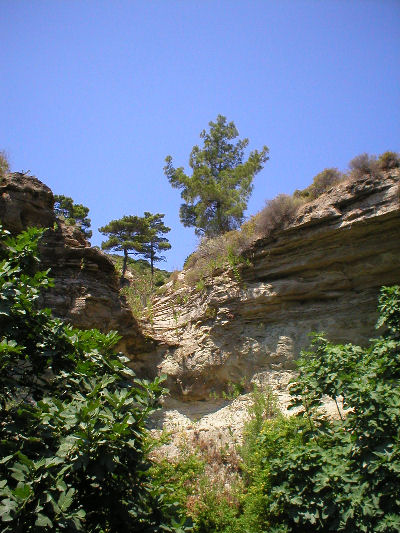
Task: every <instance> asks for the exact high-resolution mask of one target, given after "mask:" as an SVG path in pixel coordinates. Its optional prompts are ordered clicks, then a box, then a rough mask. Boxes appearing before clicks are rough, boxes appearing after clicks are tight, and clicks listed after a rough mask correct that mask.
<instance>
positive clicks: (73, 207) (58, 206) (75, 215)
mask: <svg viewBox="0 0 400 533" xmlns="http://www.w3.org/2000/svg"><path fill="white" fill-rule="evenodd" d="M54 212H55V214H56V216H57V217H59V218H62V219H63V220H64V221H65V222H66V224H69V225H71V226H72V225H75V224H76V225H77V226H79V227H80V229H81V231H82V233H83V234H84V235H85V237H86V238H87V239H90V237H91V236H92V231H91V230H89V228H90V218H88V214H89V208H88V207H86V206H84V205H82V204H75V203H74V201H73V199H72V198H70V197H69V196H64V195H62V194H56V195H54Z"/></svg>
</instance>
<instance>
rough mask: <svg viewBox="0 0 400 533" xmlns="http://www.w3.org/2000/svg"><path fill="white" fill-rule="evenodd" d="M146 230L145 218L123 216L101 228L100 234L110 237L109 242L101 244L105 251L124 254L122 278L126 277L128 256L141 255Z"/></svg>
mask: <svg viewBox="0 0 400 533" xmlns="http://www.w3.org/2000/svg"><path fill="white" fill-rule="evenodd" d="M146 230H147V225H146V223H145V221H144V218H143V217H138V216H134V215H128V216H123V217H122V218H120V219H119V220H111V222H109V223H108V224H107V225H106V226H103V227H101V228H99V231H100V233H103V235H107V236H109V239H108V240H107V241H105V242H102V243H101V248H102V249H103V250H114V251H115V252H124V262H123V266H122V276H121V277H122V278H123V277H124V276H125V272H126V266H127V262H128V255H129V254H131V253H134V254H138V253H141V251H142V246H143V236H144V235H145V234H146Z"/></svg>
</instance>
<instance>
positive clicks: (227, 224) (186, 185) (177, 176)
mask: <svg viewBox="0 0 400 533" xmlns="http://www.w3.org/2000/svg"><path fill="white" fill-rule="evenodd" d="M209 126H210V131H209V132H206V131H205V130H204V131H202V132H201V134H200V137H201V138H202V139H203V140H204V146H203V147H202V148H199V147H198V146H194V147H193V149H192V152H191V154H190V158H189V165H190V167H191V169H192V171H193V172H192V175H191V176H189V175H187V174H185V172H184V170H183V167H179V168H175V167H174V166H173V165H172V157H171V156H168V157H167V158H166V160H165V161H166V166H165V167H164V172H165V175H166V176H167V178H168V181H169V182H170V184H171V185H172V187H174V188H177V189H181V190H182V192H181V197H182V199H183V200H184V203H183V204H182V205H181V208H180V218H181V222H182V223H183V225H184V226H192V227H195V228H196V229H195V231H196V234H197V235H206V236H208V237H209V236H215V235H220V234H222V233H225V232H227V231H230V230H233V229H236V228H238V227H239V226H240V224H241V222H242V221H243V213H244V211H245V209H246V207H247V202H248V199H249V197H250V194H251V191H252V188H253V186H252V182H253V179H254V176H255V175H256V174H257V173H258V172H260V170H261V169H262V168H263V163H265V162H266V161H267V160H268V156H267V154H268V148H267V147H266V146H264V148H263V149H262V150H261V152H258V151H257V150H254V151H253V152H251V153H250V155H249V157H248V159H247V161H244V152H245V149H246V147H247V146H248V143H249V140H248V139H243V140H238V141H237V142H236V143H232V142H231V141H232V140H233V139H236V137H238V135H239V133H238V131H237V129H236V126H235V124H234V123H233V122H227V120H226V117H224V116H222V115H218V117H217V120H216V122H210V123H209Z"/></svg>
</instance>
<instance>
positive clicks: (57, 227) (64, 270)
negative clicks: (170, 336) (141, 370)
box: [0, 173, 149, 353]
mask: <svg viewBox="0 0 400 533" xmlns="http://www.w3.org/2000/svg"><path fill="white" fill-rule="evenodd" d="M53 205H54V197H53V193H52V191H51V190H50V189H49V188H48V187H47V186H46V185H44V184H43V183H42V182H40V181H39V180H38V179H36V178H34V177H32V176H27V175H25V174H21V173H12V174H8V175H7V176H6V177H5V179H4V180H3V181H2V182H1V183H0V221H1V223H2V225H3V226H4V227H5V228H6V229H8V230H9V231H10V232H11V233H18V232H20V231H22V230H23V229H25V228H27V227H29V226H37V227H44V228H50V229H49V230H47V231H46V232H45V234H44V237H43V239H42V241H41V243H40V248H39V251H40V257H41V262H42V267H43V268H46V269H47V268H50V276H51V277H52V278H53V279H54V287H53V288H52V289H50V290H49V291H47V292H46V293H45V294H43V304H44V305H45V306H46V307H49V308H50V309H51V310H52V311H53V314H54V315H55V316H57V317H60V318H62V319H64V320H66V321H68V322H69V323H71V324H73V325H74V326H76V327H80V328H83V329H87V328H98V329H100V330H102V331H109V330H111V329H114V330H118V332H119V334H120V335H122V340H121V342H120V345H119V348H120V349H121V350H124V351H126V352H128V353H132V352H135V351H137V350H145V349H148V348H146V347H147V346H148V344H149V343H148V341H147V340H146V339H145V338H144V337H143V335H142V334H141V333H140V331H139V329H138V325H137V322H136V320H135V319H134V317H133V316H132V313H131V311H130V309H129V307H128V306H127V304H126V302H125V301H124V300H123V299H122V298H121V297H120V294H119V281H118V277H117V274H116V272H115V269H114V265H113V263H112V262H111V260H110V259H109V258H108V257H107V256H106V255H105V254H103V253H102V252H101V251H100V250H99V249H97V248H92V247H91V246H90V244H89V243H88V242H87V241H86V240H85V238H84V236H83V234H82V232H81V231H80V230H79V229H78V228H76V227H75V226H67V225H66V224H64V223H63V222H62V221H61V220H58V219H56V217H55V214H54V211H53Z"/></svg>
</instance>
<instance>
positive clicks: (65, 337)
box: [0, 229, 183, 533]
mask: <svg viewBox="0 0 400 533" xmlns="http://www.w3.org/2000/svg"><path fill="white" fill-rule="evenodd" d="M41 234H42V231H41V230H36V229H30V230H28V231H26V232H24V233H22V234H21V235H19V236H17V237H15V238H11V237H9V236H8V235H7V232H4V231H1V232H0V241H1V242H0V303H1V306H0V331H1V337H0V370H1V371H0V442H1V454H0V521H1V531H2V532H4V533H11V532H13V533H14V532H15V533H18V532H21V533H22V532H25V531H34V532H40V531H55V532H62V531H71V532H72V531H83V532H86V533H95V532H101V531H104V532H105V531H107V532H108V533H112V532H114V533H120V532H121V531H138V532H154V533H155V532H158V531H160V529H162V528H163V527H164V529H165V528H167V529H165V530H166V531H177V532H178V531H183V529H182V527H180V525H179V523H178V522H176V521H175V519H174V514H175V511H174V509H173V508H172V507H166V506H165V504H164V503H163V496H162V493H161V491H159V490H156V487H154V485H153V484H152V482H151V479H150V478H149V477H148V474H147V473H146V470H147V468H148V466H149V462H148V460H147V453H148V447H147V431H146V428H145V424H146V420H147V418H148V416H149V415H150V414H151V413H152V412H153V411H154V409H155V408H157V406H158V398H159V397H160V395H161V393H162V392H163V389H162V386H161V382H160V380H159V379H158V380H155V381H154V382H153V383H148V382H145V381H140V380H136V379H133V378H134V376H133V373H132V371H131V370H130V369H129V368H128V367H126V366H125V363H126V362H127V358H125V357H123V356H122V354H115V353H114V352H113V350H112V347H113V345H114V344H115V343H116V342H117V341H118V336H117V334H116V333H115V332H112V333H109V334H107V335H104V334H101V333H100V332H98V331H96V330H89V331H79V330H75V329H73V328H72V327H70V326H67V325H65V324H64V323H63V322H61V321H60V320H57V319H54V318H52V317H51V315H50V312H49V311H48V310H41V309H39V308H38V306H37V302H38V298H39V295H40V292H41V291H42V290H44V289H46V288H47V287H48V286H49V285H50V283H51V282H50V281H49V279H48V277H47V273H46V272H40V271H39V270H38V257H37V253H36V247H37V241H38V239H39V238H40V236H41ZM180 522H181V523H183V519H182V520H181V521H180ZM168 527H169V528H170V529H168Z"/></svg>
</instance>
